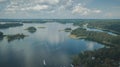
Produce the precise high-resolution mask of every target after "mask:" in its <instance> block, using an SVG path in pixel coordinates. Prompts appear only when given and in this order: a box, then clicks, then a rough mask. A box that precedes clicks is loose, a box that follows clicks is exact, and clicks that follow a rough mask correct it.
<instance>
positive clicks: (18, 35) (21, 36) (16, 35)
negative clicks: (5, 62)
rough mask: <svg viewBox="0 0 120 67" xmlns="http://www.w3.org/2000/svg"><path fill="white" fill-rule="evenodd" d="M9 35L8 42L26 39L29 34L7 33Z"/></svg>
mask: <svg viewBox="0 0 120 67" xmlns="http://www.w3.org/2000/svg"><path fill="white" fill-rule="evenodd" d="M5 36H6V37H7V40H8V42H11V41H13V40H20V39H24V38H25V37H26V36H27V35H24V34H15V35H5Z"/></svg>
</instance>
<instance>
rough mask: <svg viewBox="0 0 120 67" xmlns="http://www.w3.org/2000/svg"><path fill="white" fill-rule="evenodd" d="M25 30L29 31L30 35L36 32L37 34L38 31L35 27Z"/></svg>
mask: <svg viewBox="0 0 120 67" xmlns="http://www.w3.org/2000/svg"><path fill="white" fill-rule="evenodd" d="M25 30H28V31H29V32H30V33H34V32H36V30H37V29H36V28H35V27H28V28H27V29H25Z"/></svg>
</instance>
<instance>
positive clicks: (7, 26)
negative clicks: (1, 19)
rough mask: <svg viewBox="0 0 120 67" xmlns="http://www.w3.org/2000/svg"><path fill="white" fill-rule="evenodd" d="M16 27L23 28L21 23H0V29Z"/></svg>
mask: <svg viewBox="0 0 120 67" xmlns="http://www.w3.org/2000/svg"><path fill="white" fill-rule="evenodd" d="M16 26H23V24H22V23H4V24H2V23H0V28H9V27H16Z"/></svg>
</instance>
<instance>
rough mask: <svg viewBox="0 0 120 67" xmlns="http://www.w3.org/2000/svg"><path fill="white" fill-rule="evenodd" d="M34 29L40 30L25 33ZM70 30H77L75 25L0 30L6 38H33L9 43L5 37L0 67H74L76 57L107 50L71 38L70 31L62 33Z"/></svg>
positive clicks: (1, 48) (0, 45) (1, 45)
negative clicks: (94, 51)
mask: <svg viewBox="0 0 120 67" xmlns="http://www.w3.org/2000/svg"><path fill="white" fill-rule="evenodd" d="M30 26H34V27H36V28H37V31H36V32H34V33H30V32H28V31H27V30H24V29H26V28H27V27H30ZM38 27H46V28H44V29H43V28H38ZM68 27H71V28H72V29H75V28H76V27H74V26H73V24H72V23H67V24H61V23H57V22H48V23H26V24H24V25H23V26H21V27H13V28H9V29H0V31H2V32H4V34H6V35H7V34H17V33H23V34H25V35H29V36H28V37H25V38H24V39H22V40H13V41H11V42H8V41H7V39H6V38H4V39H3V40H1V41H0V67H71V57H72V56H74V55H76V54H79V53H80V52H81V51H85V50H94V49H98V48H102V47H103V45H101V44H99V43H96V42H92V41H86V40H83V39H81V40H75V39H72V38H70V37H69V34H70V32H64V31H59V30H64V29H65V28H68Z"/></svg>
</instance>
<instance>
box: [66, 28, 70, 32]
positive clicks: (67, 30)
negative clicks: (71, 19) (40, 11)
mask: <svg viewBox="0 0 120 67" xmlns="http://www.w3.org/2000/svg"><path fill="white" fill-rule="evenodd" d="M71 30H72V29H71V28H65V29H64V31H65V32H71Z"/></svg>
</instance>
